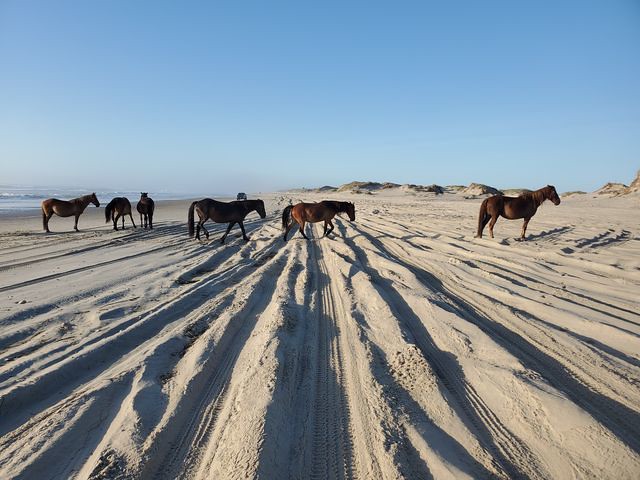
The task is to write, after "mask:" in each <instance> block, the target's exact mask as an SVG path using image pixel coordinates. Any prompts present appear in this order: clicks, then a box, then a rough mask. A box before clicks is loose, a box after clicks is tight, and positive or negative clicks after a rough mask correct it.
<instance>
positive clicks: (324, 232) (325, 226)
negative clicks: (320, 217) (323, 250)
mask: <svg viewBox="0 0 640 480" xmlns="http://www.w3.org/2000/svg"><path fill="white" fill-rule="evenodd" d="M328 227H329V222H328V221H327V220H325V221H324V231H323V232H322V238H324V237H326V236H327V228H328Z"/></svg>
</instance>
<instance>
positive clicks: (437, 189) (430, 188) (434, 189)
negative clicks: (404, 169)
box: [400, 183, 444, 195]
mask: <svg viewBox="0 0 640 480" xmlns="http://www.w3.org/2000/svg"><path fill="white" fill-rule="evenodd" d="M400 189H401V190H403V191H405V192H420V193H435V194H436V195H442V194H443V193H444V188H442V187H441V186H440V185H436V184H435V183H434V184H432V185H414V184H413V183H406V184H404V185H402V186H401V187H400Z"/></svg>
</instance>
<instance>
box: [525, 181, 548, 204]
mask: <svg viewBox="0 0 640 480" xmlns="http://www.w3.org/2000/svg"><path fill="white" fill-rule="evenodd" d="M548 190H549V186H548V185H547V186H546V187H542V188H539V189H538V190H534V191H531V192H524V193H521V194H520V195H518V196H519V197H520V198H525V199H532V200H533V201H534V202H536V205H538V206H539V205H541V204H542V202H544V201H545V200H546V199H547V198H548V197H549V196H548V194H547V193H548Z"/></svg>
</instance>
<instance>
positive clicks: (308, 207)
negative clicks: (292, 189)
mask: <svg viewBox="0 0 640 480" xmlns="http://www.w3.org/2000/svg"><path fill="white" fill-rule="evenodd" d="M338 213H346V214H347V215H348V216H349V220H351V221H352V222H353V221H354V220H355V219H356V208H355V206H354V205H353V203H351V202H336V201H332V200H324V201H322V202H320V203H298V204H297V205H289V206H288V207H286V208H285V209H284V210H283V211H282V229H283V230H284V241H285V242H286V241H287V235H288V234H289V231H290V230H291V229H292V228H293V225H294V223H297V224H298V225H299V226H300V233H301V234H302V236H303V237H304V238H306V239H307V240H309V238H308V237H307V236H306V235H305V234H304V225H305V223H306V222H309V223H316V222H324V234H323V235H322V236H323V237H325V236H327V235H329V234H330V233H331V232H333V228H334V227H333V223H332V222H331V220H333V217H335V216H336V214H338ZM292 219H293V221H292Z"/></svg>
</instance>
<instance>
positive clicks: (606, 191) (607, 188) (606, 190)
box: [595, 182, 629, 196]
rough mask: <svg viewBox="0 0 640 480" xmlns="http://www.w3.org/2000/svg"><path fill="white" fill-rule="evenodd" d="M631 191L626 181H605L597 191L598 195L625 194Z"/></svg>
mask: <svg viewBox="0 0 640 480" xmlns="http://www.w3.org/2000/svg"><path fill="white" fill-rule="evenodd" d="M628 192H629V187H628V186H627V185H625V184H624V183H613V182H608V183H605V184H604V185H603V186H602V187H600V188H599V189H598V190H596V191H595V193H597V194H598V195H613V196H618V195H624V194H626V193H628Z"/></svg>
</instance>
